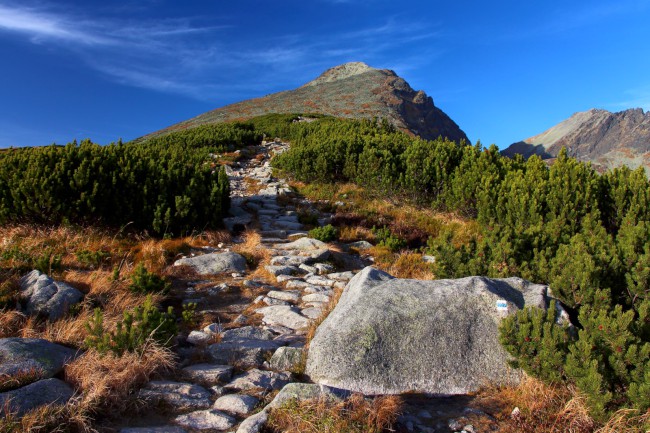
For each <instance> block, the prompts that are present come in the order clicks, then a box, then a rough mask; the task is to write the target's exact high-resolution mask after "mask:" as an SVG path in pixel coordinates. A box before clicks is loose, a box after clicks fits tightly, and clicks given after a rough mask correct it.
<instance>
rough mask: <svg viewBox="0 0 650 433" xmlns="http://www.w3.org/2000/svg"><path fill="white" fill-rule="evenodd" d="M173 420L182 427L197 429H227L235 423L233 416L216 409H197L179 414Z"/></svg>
mask: <svg viewBox="0 0 650 433" xmlns="http://www.w3.org/2000/svg"><path fill="white" fill-rule="evenodd" d="M174 422H175V423H177V424H180V425H181V426H183V427H187V428H190V429H193V430H198V431H206V430H219V431H222V430H228V429H229V428H231V427H233V426H234V425H235V424H237V420H236V419H235V418H233V417H231V416H230V415H226V414H225V413H223V412H221V411H219V410H216V409H210V410H199V411H196V412H190V413H188V414H185V415H180V416H177V417H176V418H175V419H174Z"/></svg>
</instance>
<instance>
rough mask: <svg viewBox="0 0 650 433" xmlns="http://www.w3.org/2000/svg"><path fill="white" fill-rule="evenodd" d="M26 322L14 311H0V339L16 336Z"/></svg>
mask: <svg viewBox="0 0 650 433" xmlns="http://www.w3.org/2000/svg"><path fill="white" fill-rule="evenodd" d="M26 322H27V317H26V316H25V315H24V314H22V313H20V312H18V311H16V310H8V309H7V310H0V338H8V337H13V336H16V335H18V333H20V330H21V329H22V328H23V326H25V323H26Z"/></svg>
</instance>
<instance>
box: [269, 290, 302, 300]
mask: <svg viewBox="0 0 650 433" xmlns="http://www.w3.org/2000/svg"><path fill="white" fill-rule="evenodd" d="M266 296H268V297H269V298H275V299H279V300H281V301H288V302H294V303H295V302H298V301H300V292H298V291H296V290H271V291H270V292H269V293H267V294H266Z"/></svg>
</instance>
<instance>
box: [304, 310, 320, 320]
mask: <svg viewBox="0 0 650 433" xmlns="http://www.w3.org/2000/svg"><path fill="white" fill-rule="evenodd" d="M300 312H301V313H302V315H303V316H305V317H308V318H310V319H312V320H316V319H318V318H319V317H320V316H322V315H323V309H322V308H319V307H308V308H303V309H302V310H300Z"/></svg>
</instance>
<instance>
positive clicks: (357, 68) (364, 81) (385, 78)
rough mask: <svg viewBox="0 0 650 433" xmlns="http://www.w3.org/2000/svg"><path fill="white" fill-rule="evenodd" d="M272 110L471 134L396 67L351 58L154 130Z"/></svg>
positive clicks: (433, 134) (419, 131)
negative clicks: (295, 83)
mask: <svg viewBox="0 0 650 433" xmlns="http://www.w3.org/2000/svg"><path fill="white" fill-rule="evenodd" d="M268 113H319V114H326V115H331V116H336V117H344V118H354V119H372V118H375V117H378V118H382V119H387V120H388V121H390V122H391V123H392V124H393V125H395V126H396V127H397V128H399V129H401V130H403V131H405V132H409V133H412V134H414V135H418V136H420V137H422V138H425V139H436V138H438V137H439V136H442V137H443V138H445V137H446V138H449V139H450V140H453V141H456V142H459V141H460V140H466V141H469V140H468V139H467V136H466V135H465V133H464V132H463V131H462V130H461V129H460V128H459V127H458V125H457V124H456V123H455V122H454V121H453V120H452V119H451V118H450V117H449V116H447V114H445V113H444V112H443V111H442V110H441V109H439V108H438V107H436V106H435V105H434V103H433V99H432V98H431V97H430V96H427V94H426V93H424V92H423V91H421V90H420V91H415V90H413V89H412V88H411V86H410V85H409V84H408V83H407V82H406V81H405V80H404V79H403V78H400V77H399V76H398V75H397V74H396V73H395V72H393V71H391V70H388V69H375V68H372V67H370V66H368V65H366V64H365V63H361V62H352V63H345V64H343V65H340V66H336V67H334V68H331V69H328V70H327V71H325V72H324V73H322V74H321V75H320V76H319V77H318V78H316V79H315V80H313V81H310V82H308V83H307V84H305V85H303V86H301V87H299V88H297V89H294V90H287V91H283V92H279V93H274V94H271V95H267V96H264V97H261V98H254V99H249V100H246V101H242V102H238V103H235V104H231V105H227V106H225V107H222V108H217V109H215V110H212V111H208V112H207V113H204V114H201V115H199V116H197V117H195V118H193V119H189V120H186V121H184V122H180V123H177V124H175V125H172V126H170V127H168V128H165V129H163V130H161V131H158V132H155V133H153V134H152V135H159V134H161V133H166V132H171V131H174V130H178V129H185V128H191V127H194V126H198V125H203V124H210V123H216V122H227V121H234V120H246V119H249V118H252V117H255V116H260V115H263V114H268Z"/></svg>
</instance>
